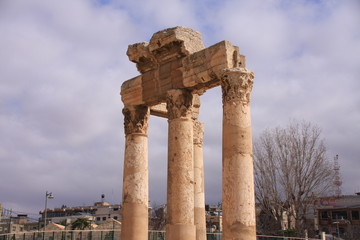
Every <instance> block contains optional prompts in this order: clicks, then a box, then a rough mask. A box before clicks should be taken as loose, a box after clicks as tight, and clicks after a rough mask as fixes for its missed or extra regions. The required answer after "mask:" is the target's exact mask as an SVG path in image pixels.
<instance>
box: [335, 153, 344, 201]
mask: <svg viewBox="0 0 360 240" xmlns="http://www.w3.org/2000/svg"><path fill="white" fill-rule="evenodd" d="M334 173H335V177H334V182H333V183H334V188H335V196H337V197H339V196H340V195H341V185H342V181H341V177H340V164H339V155H337V154H336V156H335V157H334Z"/></svg>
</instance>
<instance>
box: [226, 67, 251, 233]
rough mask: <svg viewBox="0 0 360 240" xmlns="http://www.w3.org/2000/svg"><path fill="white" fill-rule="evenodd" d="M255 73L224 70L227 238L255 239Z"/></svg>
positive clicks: (240, 70) (242, 69) (234, 69)
mask: <svg viewBox="0 0 360 240" xmlns="http://www.w3.org/2000/svg"><path fill="white" fill-rule="evenodd" d="M253 79H254V74H253V73H252V72H251V71H249V70H247V69H245V68H232V69H227V70H225V71H224V74H223V77H222V79H221V88H222V94H223V97H222V98H223V159H222V168H223V169H222V194H223V196H222V198H223V199H222V200H223V202H222V210H223V239H224V240H255V239H256V221H255V194H254V173H253V171H254V170H253V157H252V136H251V120H250V93H251V90H252V86H253Z"/></svg>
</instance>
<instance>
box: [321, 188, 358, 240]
mask: <svg viewBox="0 0 360 240" xmlns="http://www.w3.org/2000/svg"><path fill="white" fill-rule="evenodd" d="M314 208H315V213H316V218H315V228H317V230H319V231H323V232H326V233H328V234H333V235H337V234H340V236H341V237H344V238H350V239H358V238H360V193H358V194H357V195H345V196H333V197H322V198H319V199H317V200H315V202H314Z"/></svg>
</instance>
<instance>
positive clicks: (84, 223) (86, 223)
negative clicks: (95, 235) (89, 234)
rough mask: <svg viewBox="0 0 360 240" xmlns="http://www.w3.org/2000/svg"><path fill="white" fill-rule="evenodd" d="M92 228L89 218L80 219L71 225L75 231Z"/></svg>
mask: <svg viewBox="0 0 360 240" xmlns="http://www.w3.org/2000/svg"><path fill="white" fill-rule="evenodd" d="M90 228H91V221H90V219H88V218H84V217H80V218H78V219H76V220H75V221H73V222H72V223H71V229H72V230H75V229H79V230H84V229H90Z"/></svg>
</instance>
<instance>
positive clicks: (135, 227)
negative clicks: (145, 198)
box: [121, 203, 148, 240]
mask: <svg viewBox="0 0 360 240" xmlns="http://www.w3.org/2000/svg"><path fill="white" fill-rule="evenodd" d="M122 215H123V221H122V225H121V239H126V240H147V239H148V208H147V206H145V205H143V204H138V203H124V204H123V209H122Z"/></svg>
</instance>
